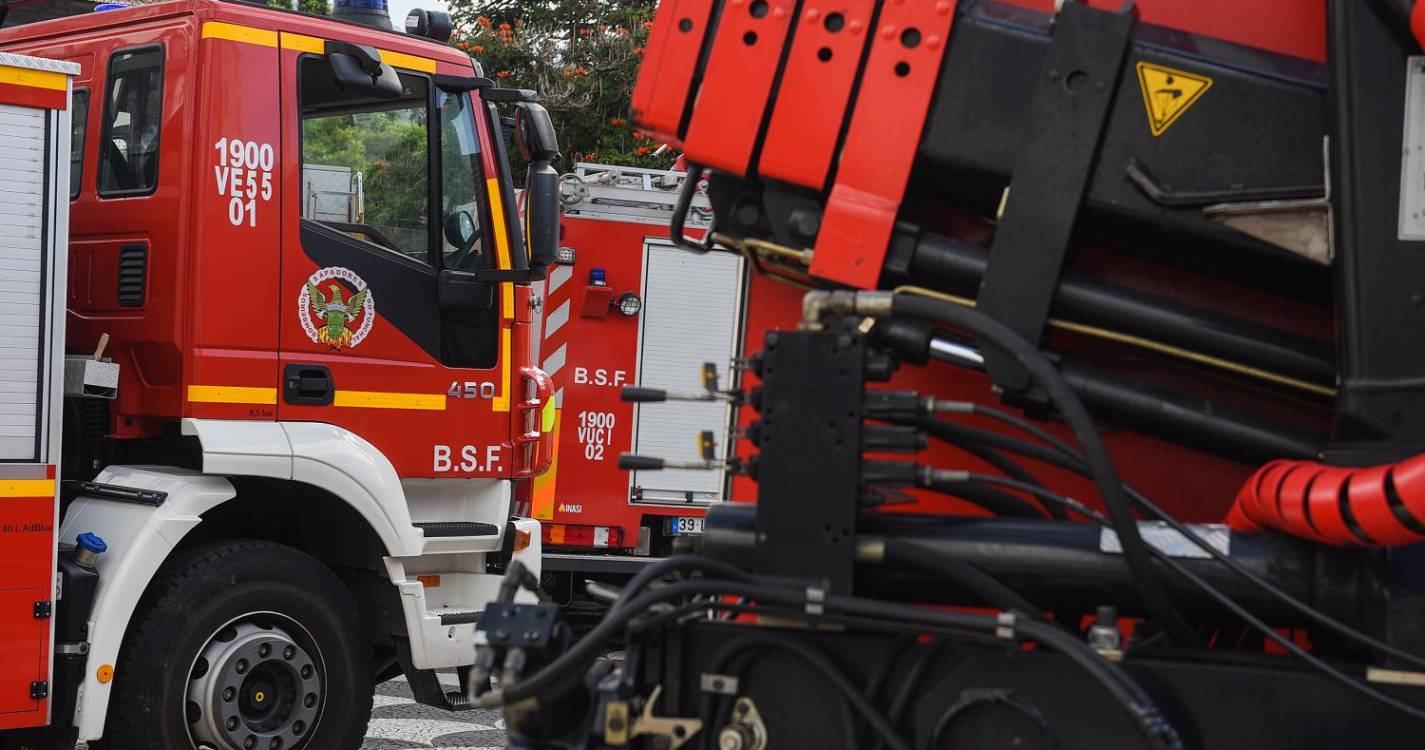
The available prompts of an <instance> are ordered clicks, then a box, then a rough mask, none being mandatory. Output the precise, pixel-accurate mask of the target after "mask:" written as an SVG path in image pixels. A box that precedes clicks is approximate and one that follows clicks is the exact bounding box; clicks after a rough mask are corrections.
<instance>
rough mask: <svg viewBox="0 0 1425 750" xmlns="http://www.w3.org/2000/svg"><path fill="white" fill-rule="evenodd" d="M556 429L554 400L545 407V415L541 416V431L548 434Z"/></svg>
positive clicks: (550, 400)
mask: <svg viewBox="0 0 1425 750" xmlns="http://www.w3.org/2000/svg"><path fill="white" fill-rule="evenodd" d="M553 429H554V399H552V398H551V399H549V401H548V402H547V403H546V404H545V405H544V413H543V414H542V415H540V421H539V431H540V432H544V433H548V432H549V431H551V430H553Z"/></svg>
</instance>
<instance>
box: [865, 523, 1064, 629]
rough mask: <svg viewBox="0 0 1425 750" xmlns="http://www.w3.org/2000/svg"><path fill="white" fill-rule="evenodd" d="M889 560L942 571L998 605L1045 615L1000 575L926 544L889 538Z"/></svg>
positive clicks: (887, 560)
mask: <svg viewBox="0 0 1425 750" xmlns="http://www.w3.org/2000/svg"><path fill="white" fill-rule="evenodd" d="M886 562H887V563H901V564H904V565H910V566H913V567H916V568H920V569H922V570H925V571H928V572H931V573H936V574H939V575H942V576H944V577H945V578H946V579H947V580H949V581H950V583H952V584H953V585H955V586H959V587H960V588H961V589H964V590H965V591H967V592H969V593H971V594H973V595H975V596H976V597H978V598H979V599H980V601H982V602H984V603H985V604H988V605H989V606H991V607H994V608H995V609H1000V610H1006V611H1009V610H1014V611H1018V612H1022V613H1024V614H1026V615H1030V616H1031V617H1037V618H1039V619H1041V620H1043V619H1045V617H1044V613H1043V612H1042V611H1041V610H1040V609H1039V607H1037V606H1035V605H1034V604H1032V603H1030V601H1029V600H1028V599H1025V598H1024V597H1022V596H1020V595H1019V593H1018V592H1016V591H1015V590H1014V589H1011V588H1010V587H1008V586H1006V585H1004V584H1003V583H1001V582H1000V580H999V579H997V578H995V577H994V576H991V575H990V574H988V573H986V572H984V571H983V570H980V569H979V568H976V567H975V566H973V565H971V564H969V563H967V562H965V561H963V560H956V559H955V558H952V557H947V556H945V555H942V554H939V553H938V552H936V551H935V550H934V549H932V548H929V547H926V546H924V545H921V544H916V543H915V542H910V541H904V542H903V541H896V542H894V543H891V542H887V544H886Z"/></svg>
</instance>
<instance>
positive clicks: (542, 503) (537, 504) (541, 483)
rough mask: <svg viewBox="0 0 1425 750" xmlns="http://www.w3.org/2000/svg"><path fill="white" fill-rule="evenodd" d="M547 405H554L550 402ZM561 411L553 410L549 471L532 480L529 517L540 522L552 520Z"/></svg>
mask: <svg viewBox="0 0 1425 750" xmlns="http://www.w3.org/2000/svg"><path fill="white" fill-rule="evenodd" d="M549 403H551V404H552V403H554V402H553V401H552V400H551V401H550V402H549ZM562 411H563V410H561V409H555V410H554V426H553V430H554V456H553V457H552V458H551V460H550V463H549V471H546V472H544V473H543V474H540V475H539V476H537V477H535V478H534V497H533V498H532V499H531V502H530V515H532V516H534V517H535V518H537V519H539V520H541V521H550V520H553V519H554V490H555V486H556V485H555V483H556V482H557V481H558V480H559V422H560V420H561V419H562Z"/></svg>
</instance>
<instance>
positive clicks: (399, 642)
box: [396, 638, 475, 711]
mask: <svg viewBox="0 0 1425 750" xmlns="http://www.w3.org/2000/svg"><path fill="white" fill-rule="evenodd" d="M396 657H397V658H398V659H400V662H401V671H402V672H404V673H405V675H406V682H408V683H410V686H411V696H412V697H413V698H415V699H416V702H417V703H419V704H421V705H423V706H430V707H432V708H442V709H445V710H446V711H469V710H470V709H472V708H474V707H475V706H474V705H473V704H472V703H471V702H470V698H469V697H468V696H466V695H465V692H464V691H463V690H446V689H445V686H444V685H441V684H440V677H439V676H437V675H436V673H435V670H434V669H416V668H415V666H414V665H413V664H412V663H411V644H410V641H408V640H406V639H405V638H398V639H396ZM455 673H456V675H458V676H459V678H460V685H461V686H462V687H463V686H464V685H465V681H466V679H465V678H466V676H467V675H468V674H469V673H470V667H460V668H458V669H456V672H455Z"/></svg>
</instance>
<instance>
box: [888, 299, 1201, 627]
mask: <svg viewBox="0 0 1425 750" xmlns="http://www.w3.org/2000/svg"><path fill="white" fill-rule="evenodd" d="M892 310H893V312H894V313H895V314H896V315H904V316H908V317H912V318H921V319H925V320H931V321H934V322H937V323H941V324H944V325H947V326H950V327H952V328H957V329H959V330H962V331H966V332H968V333H970V334H973V335H975V336H976V337H978V338H980V339H982V340H983V341H984V343H986V344H989V345H991V346H995V347H997V348H999V349H1000V350H1001V351H1003V352H1005V353H1006V354H1008V355H1009V356H1010V357H1012V358H1013V359H1014V360H1015V361H1016V362H1017V363H1018V364H1019V366H1021V367H1023V368H1024V369H1025V370H1026V371H1027V372H1028V373H1029V375H1030V377H1032V378H1033V379H1034V381H1035V382H1036V383H1038V384H1039V387H1041V388H1043V389H1044V390H1045V392H1046V393H1048V394H1049V398H1050V399H1051V400H1052V401H1053V402H1054V404H1055V406H1057V407H1058V409H1059V413H1060V414H1061V415H1062V416H1063V417H1064V421H1065V422H1066V423H1067V424H1068V426H1069V429H1071V430H1072V431H1073V433H1074V438H1075V439H1076V440H1077V441H1078V443H1079V447H1080V450H1081V451H1082V453H1083V455H1084V457H1085V459H1086V462H1087V463H1088V465H1089V467H1090V468H1091V469H1092V470H1093V478H1094V481H1095V483H1097V484H1098V490H1099V494H1100V496H1101V497H1102V499H1103V504H1104V506H1105V507H1106V508H1107V509H1108V516H1109V518H1110V519H1111V520H1112V522H1113V529H1114V531H1116V532H1118V538H1119V539H1120V540H1121V542H1122V544H1123V557H1124V560H1125V561H1126V562H1127V563H1128V569H1129V570H1130V571H1132V573H1133V577H1134V581H1135V583H1136V585H1137V588H1138V594H1139V596H1140V597H1141V598H1142V600H1143V606H1144V607H1145V608H1146V609H1147V611H1148V612H1149V613H1151V615H1152V617H1153V618H1154V619H1155V620H1157V621H1158V625H1159V626H1160V627H1162V628H1163V630H1164V632H1166V633H1168V635H1169V636H1170V637H1171V638H1172V639H1173V640H1176V641H1178V642H1179V643H1181V644H1184V645H1194V646H1196V645H1201V644H1200V639H1199V638H1198V637H1197V633H1196V632H1195V631H1194V630H1193V629H1192V627H1191V626H1189V625H1188V622H1187V620H1186V619H1185V618H1184V617H1183V615H1182V613H1181V612H1179V611H1178V608H1177V606H1176V605H1174V604H1173V601H1172V599H1171V598H1169V597H1168V595H1167V589H1166V587H1165V586H1164V585H1163V577H1162V575H1160V574H1159V572H1158V571H1157V569H1155V568H1154V567H1153V566H1152V565H1151V563H1150V562H1149V558H1148V550H1147V546H1146V545H1144V543H1143V537H1142V536H1141V535H1140V534H1139V533H1138V522H1137V519H1136V518H1135V517H1134V515H1133V507H1132V505H1130V504H1129V501H1128V497H1127V495H1126V494H1125V493H1124V491H1123V480H1122V479H1120V478H1119V476H1118V470H1117V469H1116V468H1115V467H1114V465H1113V458H1112V456H1110V455H1109V453H1108V448H1107V447H1105V446H1104V443H1103V438H1102V437H1100V435H1099V434H1098V430H1097V428H1095V427H1094V423H1093V420H1092V419H1091V418H1090V417H1089V413H1088V410H1086V409H1085V408H1084V405H1083V403H1082V402H1081V401H1079V398H1078V396H1075V395H1074V392H1073V390H1071V389H1070V388H1069V384H1068V383H1066V382H1065V381H1064V379H1063V378H1062V377H1060V375H1059V372H1058V371H1057V370H1055V369H1054V366H1053V365H1052V364H1050V362H1049V360H1048V359H1047V358H1045V356H1044V354H1043V353H1042V352H1040V351H1039V350H1038V349H1036V348H1035V347H1034V346H1033V345H1031V344H1030V343H1029V342H1027V341H1025V340H1024V338H1023V337H1021V336H1020V335H1019V334H1017V333H1015V332H1014V331H1012V330H1010V329H1009V327H1007V326H1005V325H1004V324H1003V323H1000V322H999V321H997V320H995V319H994V318H991V317H990V316H988V315H985V314H984V313H982V312H979V311H978V310H972V309H968V308H964V307H960V306H958V305H955V304H952V303H949V302H942V301H940V300H936V299H930V298H927V297H917V296H914V295H910V294H897V295H895V297H894V302H893V307H892Z"/></svg>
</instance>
